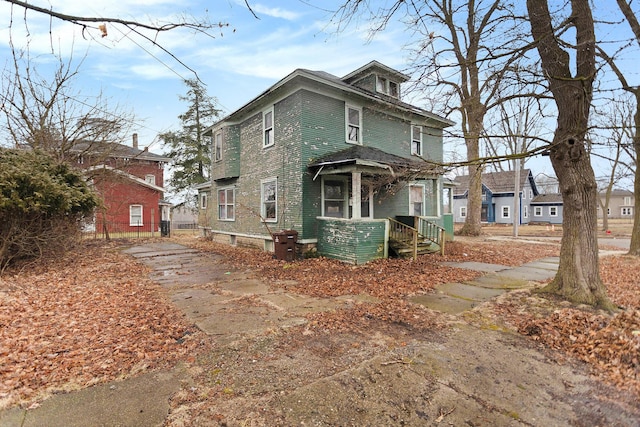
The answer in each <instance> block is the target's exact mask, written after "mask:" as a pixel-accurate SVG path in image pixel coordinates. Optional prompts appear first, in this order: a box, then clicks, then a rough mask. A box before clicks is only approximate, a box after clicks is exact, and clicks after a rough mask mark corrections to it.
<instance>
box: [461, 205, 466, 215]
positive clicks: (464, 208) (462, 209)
mask: <svg viewBox="0 0 640 427" xmlns="http://www.w3.org/2000/svg"><path fill="white" fill-rule="evenodd" d="M466 217H467V207H466V206H460V218H466Z"/></svg>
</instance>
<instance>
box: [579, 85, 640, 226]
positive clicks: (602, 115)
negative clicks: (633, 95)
mask: <svg viewBox="0 0 640 427" xmlns="http://www.w3.org/2000/svg"><path fill="white" fill-rule="evenodd" d="M632 104H633V103H632V100H631V99H630V98H629V97H624V96H619V97H618V96H616V97H614V98H612V99H610V100H608V101H607V102H606V103H605V105H604V106H603V107H602V110H599V109H596V110H595V112H596V114H598V115H599V120H597V121H596V123H595V126H594V127H593V128H592V129H591V130H590V132H589V135H588V138H589V143H590V145H591V155H592V156H594V157H599V158H601V159H602V160H603V161H607V162H608V163H609V169H608V171H609V172H608V174H607V175H606V176H598V177H596V180H597V182H598V195H599V197H598V203H599V205H600V208H601V212H602V229H603V230H608V229H609V217H608V215H607V212H608V210H609V200H610V198H611V192H612V191H613V189H614V188H615V186H617V185H619V184H620V183H621V182H622V181H624V180H626V179H628V178H629V177H630V176H632V175H633V174H634V173H635V171H634V169H635V168H634V167H633V164H632V163H633V161H629V158H628V156H627V155H628V154H630V153H629V151H628V150H627V148H629V147H630V146H631V143H630V141H631V139H632V134H633V124H632V123H633V111H632V110H635V108H634V106H633V105H632ZM593 141H602V142H601V143H595V142H593ZM603 149H604V150H606V151H605V152H602V150H603ZM601 195H604V197H600V196H601Z"/></svg>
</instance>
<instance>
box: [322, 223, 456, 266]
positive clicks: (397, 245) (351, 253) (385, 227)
mask: <svg viewBox="0 0 640 427" xmlns="http://www.w3.org/2000/svg"><path fill="white" fill-rule="evenodd" d="M317 223H318V241H317V250H318V254H319V255H322V256H325V257H328V258H335V259H339V260H341V261H345V262H349V263H352V264H364V263H367V262H369V261H372V260H374V259H380V258H388V257H389V255H392V256H393V255H395V256H401V257H405V256H410V257H412V258H413V259H416V257H417V256H418V255H422V254H426V253H434V252H439V253H440V254H444V248H445V241H446V240H447V236H448V235H449V233H448V231H446V230H445V229H444V228H443V227H440V226H439V225H437V224H435V223H434V222H432V221H429V220H428V219H426V218H425V217H420V216H398V217H396V218H395V219H394V218H385V219H356V220H354V219H344V218H328V217H318V218H317ZM409 224H412V225H409ZM451 225H452V226H453V222H452V224H451ZM451 231H453V230H451ZM451 235H452V233H451Z"/></svg>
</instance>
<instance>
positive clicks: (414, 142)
mask: <svg viewBox="0 0 640 427" xmlns="http://www.w3.org/2000/svg"><path fill="white" fill-rule="evenodd" d="M411 154H415V155H416V156H422V126H411Z"/></svg>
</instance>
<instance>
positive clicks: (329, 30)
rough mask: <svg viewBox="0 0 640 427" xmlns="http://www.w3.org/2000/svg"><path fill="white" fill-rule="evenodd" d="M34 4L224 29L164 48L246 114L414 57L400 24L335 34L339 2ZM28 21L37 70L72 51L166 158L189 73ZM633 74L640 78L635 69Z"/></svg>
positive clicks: (0, 44)
mask: <svg viewBox="0 0 640 427" xmlns="http://www.w3.org/2000/svg"><path fill="white" fill-rule="evenodd" d="M31 3H33V4H38V5H41V6H43V7H53V8H55V10H56V11H58V12H63V13H68V14H73V15H84V16H96V17H101V16H109V17H118V18H122V19H131V20H137V21H141V22H147V21H148V20H149V19H154V20H159V21H163V22H175V21H176V20H179V19H180V16H181V15H191V16H195V17H202V16H208V17H209V18H210V20H211V21H212V22H223V23H228V24H229V26H228V27H223V28H221V29H220V30H214V31H212V33H213V34H214V35H215V37H214V38H209V37H206V36H204V35H194V34H193V33H191V32H188V31H180V30H178V31H171V32H167V33H163V34H160V35H159V36H158V38H157V41H158V43H160V44H161V45H162V46H164V47H165V48H167V49H168V50H170V51H171V52H172V53H173V54H175V55H176V56H177V57H178V58H179V59H180V60H181V61H183V62H184V63H185V64H186V65H188V66H189V67H191V68H193V69H194V70H195V71H197V73H198V75H199V77H200V78H201V79H202V81H204V82H205V84H206V85H207V91H208V93H209V95H211V96H214V97H216V98H217V100H218V102H219V108H220V109H222V110H223V113H224V114H228V113H231V112H232V111H234V110H236V109H237V108H239V107H241V106H242V105H244V104H245V103H246V102H248V101H250V100H251V99H252V98H253V97H255V96H257V95H258V94H260V93H261V92H263V91H264V90H265V89H267V88H268V87H269V86H271V85H272V84H273V83H275V82H277V81H278V80H280V79H281V78H283V77H285V76H286V75H287V74H289V73H290V72H292V71H293V70H295V69H296V68H307V69H312V70H323V71H327V72H330V73H332V74H335V75H337V76H342V75H345V74H347V73H349V72H350V71H353V70H355V69H357V68H358V67H360V66H362V65H364V64H366V63H368V62H369V61H371V60H374V59H375V60H378V61H380V62H383V63H384V64H386V65H388V66H391V67H393V68H396V69H399V70H403V69H405V68H406V67H407V64H408V53H407V51H406V50H404V49H403V47H404V46H405V45H406V44H407V41H408V33H407V32H406V28H405V26H404V25H403V24H401V23H397V22H391V23H390V25H389V26H388V27H387V28H386V29H385V31H384V32H381V33H378V34H377V35H376V36H375V37H373V38H372V39H371V38H370V37H369V32H368V28H369V27H368V23H367V22H364V21H363V22H360V23H358V22H355V23H352V24H351V25H349V26H348V27H347V28H346V29H344V30H342V31H336V27H335V24H334V23H332V22H331V18H332V16H333V11H334V10H335V9H336V8H337V7H338V6H339V5H340V4H342V1H341V0H284V1H282V0H281V1H276V0H257V1H254V0H249V3H250V5H251V7H252V9H253V11H254V12H255V13H256V14H257V15H258V19H256V18H255V17H254V16H253V14H252V13H251V12H250V11H249V9H248V8H247V7H246V5H245V3H244V0H210V1H206V0H120V1H118V2H114V1H113V0H91V1H87V0H31ZM370 3H371V4H373V5H377V4H380V3H381V2H380V3H378V2H376V1H375V0H374V1H372V2H370ZM318 5H321V6H318ZM597 8H599V11H598V16H599V17H601V18H603V19H606V20H607V21H609V22H615V21H616V20H617V19H618V18H617V17H616V16H615V15H616V14H615V13H614V12H615V10H616V8H617V6H616V5H615V1H613V0H604V1H603V2H598V4H597ZM10 12H11V9H10V5H9V4H8V3H7V2H4V1H0V16H2V17H9V16H10ZM602 13H604V15H602ZM22 17H23V11H22V10H21V9H19V8H14V13H13V18H14V22H13V30H12V36H13V40H14V44H16V45H17V46H18V47H21V46H24V44H25V43H26V41H27V40H28V41H29V49H30V52H31V57H32V58H34V59H35V60H36V61H35V62H34V63H37V64H38V66H39V67H40V72H42V73H43V74H46V70H47V69H51V68H50V65H49V64H50V62H51V59H50V57H48V55H50V53H51V50H52V45H53V46H54V47H55V50H58V51H59V52H60V53H61V54H62V55H63V56H64V57H68V56H69V55H70V54H71V53H73V57H74V58H75V60H80V59H82V58H84V60H83V64H82V66H81V69H80V74H79V76H78V78H77V79H76V81H75V82H74V88H75V89H76V90H80V91H81V93H82V96H86V97H91V96H93V95H97V94H99V93H102V96H103V97H104V98H105V99H106V100H107V106H106V108H110V109H115V108H116V107H118V109H120V110H124V111H130V112H132V113H133V114H134V115H135V121H134V123H133V125H132V128H131V129H132V130H131V132H137V133H138V134H139V136H140V145H141V146H149V147H150V150H151V151H152V152H156V153H161V152H162V151H163V148H162V145H161V143H160V142H159V140H158V139H157V134H158V133H161V132H165V131H168V130H176V129H178V128H179V127H180V122H179V120H178V115H179V114H181V113H183V112H184V111H185V110H186V108H187V105H186V104H185V103H184V102H181V101H179V99H178V96H179V95H183V94H184V93H185V90H186V88H185V86H184V84H183V82H182V79H184V78H192V77H193V74H192V72H191V71H190V70H189V69H187V68H184V67H183V66H182V65H180V64H179V63H178V62H176V61H175V60H174V59H172V58H171V57H169V56H168V55H166V54H165V53H163V52H162V51H160V50H159V49H158V48H156V47H154V46H152V45H151V44H150V43H148V42H145V41H144V40H142V39H141V38H139V37H138V38H136V37H132V35H131V34H126V33H123V32H122V29H118V28H117V27H114V26H111V25H110V26H108V28H107V31H108V36H107V37H105V38H101V37H100V32H99V31H98V30H97V29H89V30H88V31H86V32H85V33H84V35H83V33H82V31H81V30H80V28H79V27H77V26H75V25H72V24H70V23H66V22H61V21H56V20H53V21H51V22H50V20H49V19H48V18H47V17H45V16H42V15H38V14H37V13H33V12H29V13H28V14H27V19H28V21H27V22H28V32H29V36H27V35H26V32H27V29H26V28H25V25H24V23H23V22H22ZM0 24H1V26H0V60H2V64H1V66H3V67H4V66H6V64H7V60H8V59H9V57H10V53H9V50H8V41H9V30H8V26H9V22H8V20H7V19H6V18H5V19H2V20H0ZM623 27H624V28H625V29H626V27H627V24H626V23H625V22H623V23H622V24H619V25H617V26H612V27H607V31H608V32H609V33H608V34H606V36H607V37H608V38H611V39H616V38H618V36H617V34H615V33H616V31H617V30H618V29H622V28H623ZM50 28H51V35H50ZM637 52H638V51H637V50H635V53H637ZM636 58H637V56H635V55H631V57H629V58H627V59H628V61H625V63H626V64H627V65H630V66H631V67H635V68H634V69H636V70H637V65H636V61H637V59H636ZM634 77H638V73H637V72H636V73H634ZM608 80H609V81H611V80H612V79H611V78H609V79H608ZM453 119H454V120H456V118H455V117H453ZM554 126H555V123H550V126H549V129H547V130H546V133H547V134H551V133H552V131H553V127H554ZM127 142H128V141H127ZM458 151H460V150H458ZM528 165H529V166H528V167H530V168H532V169H534V172H535V173H541V172H544V173H547V174H553V170H552V168H551V165H550V163H549V160H548V159H547V158H540V157H538V158H535V159H532V160H530V161H529V162H528ZM596 174H597V175H598V171H597V170H596Z"/></svg>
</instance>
